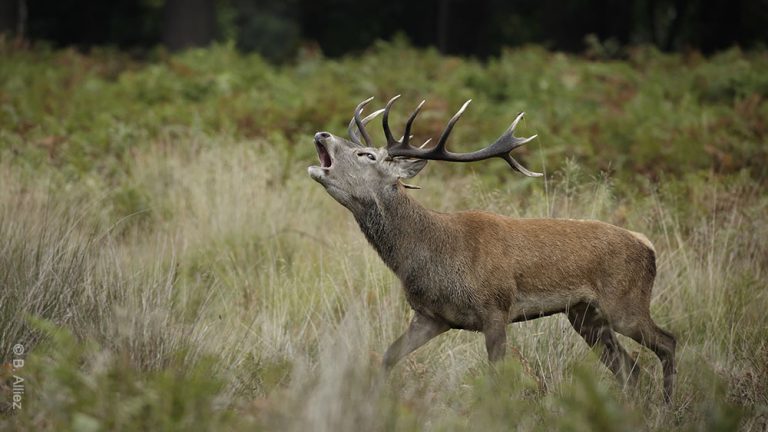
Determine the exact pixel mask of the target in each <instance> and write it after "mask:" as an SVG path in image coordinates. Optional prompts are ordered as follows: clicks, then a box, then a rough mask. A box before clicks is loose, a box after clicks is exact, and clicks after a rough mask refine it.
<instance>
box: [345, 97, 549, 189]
mask: <svg viewBox="0 0 768 432" xmlns="http://www.w3.org/2000/svg"><path fill="white" fill-rule="evenodd" d="M399 97H400V95H397V96H395V97H393V98H392V99H390V100H389V102H387V106H386V107H385V108H384V117H383V121H382V123H383V126H384V135H385V136H386V137H387V152H388V153H389V156H390V157H408V158H415V159H429V160H442V161H450V162H474V161H479V160H484V159H490V158H492V157H499V158H502V159H504V160H505V161H506V162H507V163H508V164H509V165H510V166H511V167H512V168H513V169H515V170H516V171H518V172H520V173H522V174H525V175H527V176H529V177H539V176H541V175H542V174H541V173H537V172H533V171H529V170H528V169H526V168H525V167H524V166H522V165H521V164H520V162H518V161H516V160H515V159H514V158H513V157H512V156H511V155H510V154H509V153H510V152H511V151H512V150H514V149H516V148H518V147H520V146H522V145H523V144H525V143H527V142H528V141H530V140H532V139H534V138H536V135H533V136H531V137H528V138H518V137H516V136H515V135H514V131H515V127H517V123H518V122H520V119H521V118H523V114H524V113H520V114H518V115H517V117H516V118H515V121H513V122H512V125H510V126H509V128H508V129H507V131H506V132H504V133H503V134H502V135H501V136H500V137H499V138H498V139H497V140H496V142H494V143H493V144H491V145H489V146H488V147H486V148H484V149H481V150H477V151H473V152H471V153H454V152H451V151H448V150H446V148H445V143H446V141H447V140H448V136H449V135H450V134H451V130H453V126H454V125H455V124H456V122H457V121H458V120H459V117H461V115H462V114H463V113H464V110H466V109H467V106H468V105H469V103H470V102H472V100H471V99H470V100H468V101H466V102H465V103H464V105H462V106H461V108H460V109H459V110H458V111H457V112H456V114H454V115H453V117H452V118H451V120H450V121H448V125H447V126H446V127H445V129H444V130H443V133H442V134H440V139H439V140H438V141H437V145H435V146H434V147H431V148H428V149H422V148H416V147H413V146H411V145H409V144H408V141H409V140H410V138H411V125H412V124H413V121H414V120H415V119H416V116H417V115H418V114H419V111H421V107H422V106H424V101H422V102H421V103H420V104H419V105H418V106H417V107H416V110H414V111H413V113H412V114H411V116H410V117H408V121H407V122H406V124H405V133H404V134H403V137H402V138H401V139H400V140H399V141H398V140H396V139H395V138H394V137H393V136H392V131H391V130H390V129H389V110H390V109H391V108H392V104H394V103H395V101H396V100H397V99H398V98H399ZM368 102H370V99H369V100H367V101H364V102H363V103H362V104H361V105H364V104H366V103H368ZM359 107H360V105H359V106H358V108H359ZM355 112H356V113H357V110H356V111H355ZM358 116H359V114H358ZM424 144H426V143H424ZM422 147H424V145H422Z"/></svg>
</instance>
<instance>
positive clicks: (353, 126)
mask: <svg viewBox="0 0 768 432" xmlns="http://www.w3.org/2000/svg"><path fill="white" fill-rule="evenodd" d="M383 112H384V109H383V108H382V109H380V110H376V111H374V112H372V113H370V114H368V115H367V116H366V117H364V118H363V126H365V125H367V124H368V122H370V121H371V120H373V119H375V118H376V117H378V116H379V114H381V113H383ZM356 128H357V124H356V123H355V118H354V117H352V120H350V121H349V127H348V130H349V136H350V138H351V139H352V142H354V143H355V144H357V145H359V146H361V147H365V146H364V145H363V143H362V142H360V135H359V134H358V133H357V131H356Z"/></svg>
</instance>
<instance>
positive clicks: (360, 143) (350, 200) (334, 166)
mask: <svg viewBox="0 0 768 432" xmlns="http://www.w3.org/2000/svg"><path fill="white" fill-rule="evenodd" d="M399 97H400V96H399V95H398V96H395V97H393V98H392V99H390V101H389V102H388V103H387V105H386V107H385V108H384V109H381V110H378V111H375V112H373V113H372V114H370V115H368V116H367V117H365V118H361V116H362V113H363V110H364V109H365V106H366V105H367V104H368V103H369V102H370V101H371V100H372V99H373V98H369V99H366V100H364V101H363V102H361V103H360V104H359V105H358V106H357V108H355V112H354V116H353V118H352V120H351V121H350V123H349V135H350V140H347V139H344V138H341V137H338V136H335V135H333V134H330V133H328V132H318V133H316V134H315V147H316V149H317V154H318V157H319V159H320V166H311V167H309V170H308V171H309V175H310V176H311V177H312V178H313V179H314V180H316V181H317V182H318V183H320V184H322V185H323V186H324V187H325V189H326V190H327V191H328V193H329V194H330V195H331V196H332V197H333V198H334V199H336V201H338V202H339V203H341V204H342V205H344V206H345V207H347V208H350V209H352V207H354V206H355V205H356V203H360V202H362V201H369V200H370V199H369V197H371V196H372V194H376V193H377V192H380V191H383V190H385V189H393V188H395V189H396V188H397V187H398V185H400V184H402V183H400V179H409V178H412V177H414V176H415V175H416V174H418V173H419V172H420V171H421V170H422V169H423V168H424V166H426V164H427V161H428V160H442V161H450V162H472V161H478V160H483V159H489V158H491V157H499V158H502V159H504V160H505V161H506V162H507V163H508V164H509V165H510V166H511V167H512V168H513V169H515V170H517V171H519V172H521V173H523V174H525V175H527V176H532V177H538V176H540V175H541V174H540V173H535V172H531V171H529V170H527V169H526V168H525V167H523V166H522V165H520V163H519V162H517V161H516V160H515V159H513V158H512V156H510V154H509V153H510V152H511V151H512V150H514V149H515V148H517V147H519V146H521V145H523V144H525V143H527V142H528V141H530V140H532V139H533V138H535V137H536V135H534V136H532V137H529V138H518V137H515V136H514V134H513V133H514V130H515V127H516V126H517V123H518V122H519V121H520V119H521V118H522V117H523V113H520V114H519V115H518V116H517V118H515V120H514V122H512V125H511V126H510V127H509V128H508V129H507V131H506V132H504V134H502V135H501V136H500V137H499V139H497V140H496V142H494V143H493V144H491V145H490V146H488V147H486V148H484V149H482V150H478V151H475V152H471V153H453V152H451V151H448V150H447V149H446V147H445V144H446V141H447V140H448V136H449V135H450V133H451V131H452V130H453V126H454V125H455V124H456V122H457V121H458V120H459V118H460V117H461V115H462V114H463V113H464V111H465V110H466V108H467V106H468V105H469V103H470V101H467V102H465V103H464V105H463V106H462V107H461V109H459V111H458V112H457V113H456V114H455V115H454V116H453V118H451V120H450V121H449V122H448V125H447V126H446V127H445V130H443V133H442V134H441V135H440V139H439V140H438V142H437V144H436V145H435V146H434V147H431V148H425V146H426V145H427V144H428V143H429V141H430V140H427V142H425V143H424V144H422V145H421V147H418V148H417V147H413V146H411V145H410V144H409V141H410V140H411V138H412V136H411V128H412V126H413V122H414V120H415V119H416V116H417V115H418V114H419V112H420V111H421V108H422V107H423V106H424V101H422V102H421V103H420V104H419V105H418V107H416V110H414V111H413V113H412V114H411V115H410V117H409V118H408V121H407V122H406V126H405V132H404V134H403V136H402V137H401V138H400V139H399V140H396V139H395V138H394V136H393V135H392V131H391V130H390V128H389V112H390V109H391V108H392V105H393V104H394V102H395V101H396V100H397V99H398V98H399ZM381 113H384V117H383V121H382V123H383V127H384V135H385V137H386V140H387V144H386V146H384V147H382V148H376V147H374V146H373V145H372V142H371V137H370V135H369V134H368V132H367V130H366V129H365V125H366V124H367V123H368V122H369V121H371V120H372V119H374V118H375V117H377V116H378V115H379V114H381ZM361 138H362V140H361ZM402 185H403V186H404V187H406V188H409V187H410V188H413V186H410V185H407V184H402Z"/></svg>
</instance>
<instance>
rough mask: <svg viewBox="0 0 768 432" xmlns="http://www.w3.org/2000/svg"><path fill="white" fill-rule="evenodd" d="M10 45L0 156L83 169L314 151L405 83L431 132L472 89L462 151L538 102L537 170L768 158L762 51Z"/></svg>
mask: <svg viewBox="0 0 768 432" xmlns="http://www.w3.org/2000/svg"><path fill="white" fill-rule="evenodd" d="M0 51H2V53H3V56H4V61H3V63H2V65H0V94H1V95H2V98H0V103H1V104H2V109H1V110H0V127H2V130H3V132H2V134H3V136H2V140H1V141H0V151H2V152H3V153H4V154H5V155H6V157H9V156H10V157H13V158H14V159H18V160H19V161H20V162H22V163H27V164H31V165H33V166H41V165H44V164H53V165H56V166H62V167H63V168H64V169H65V170H66V171H67V172H68V173H69V174H70V175H72V176H79V175H81V174H83V173H86V172H92V171H99V172H106V173H108V174H109V175H111V176H119V175H121V174H122V173H123V171H124V170H125V169H126V167H125V165H126V159H130V157H131V153H132V152H135V151H139V150H140V149H145V148H147V146H149V145H152V143H157V142H166V143H168V142H173V143H174V145H177V146H178V145H184V143H185V142H188V141H190V140H191V137H192V136H196V135H198V134H206V135H217V136H220V135H226V136H228V137H232V138H234V139H242V138H255V137H260V138H269V139H270V140H280V141H285V142H287V143H288V145H289V146H298V147H299V150H298V153H297V154H296V157H308V156H309V150H307V149H309V147H310V146H303V145H298V144H299V143H301V142H306V140H307V137H308V136H311V135H312V133H313V132H314V131H316V130H318V129H330V130H340V129H341V128H342V127H343V125H344V124H345V123H346V122H347V120H348V118H349V117H350V115H351V108H352V107H353V106H354V105H355V104H356V102H357V101H359V100H360V99H362V98H363V96H367V95H374V96H376V97H377V98H378V103H379V104H382V103H383V102H384V101H385V100H386V99H387V98H389V97H391V96H392V95H394V94H398V93H402V94H403V95H404V98H403V101H402V102H400V104H399V105H398V113H400V114H397V115H396V117H397V118H396V121H402V117H403V116H404V113H405V112H408V111H409V110H410V107H411V106H413V105H414V104H415V102H416V101H417V100H419V99H420V98H427V99H429V103H428V105H427V110H426V112H425V113H424V115H423V118H422V120H421V121H420V122H419V124H418V125H417V129H416V133H417V134H418V135H419V136H420V138H427V137H435V136H436V135H437V134H439V132H440V130H441V127H442V125H443V124H444V122H445V121H446V120H447V118H448V117H449V116H450V115H451V114H452V112H453V111H454V110H455V109H456V108H457V107H458V106H459V105H460V104H461V103H462V102H463V101H464V100H466V99H468V98H472V99H473V101H474V102H473V105H472V107H471V109H470V111H469V112H468V113H467V115H466V118H465V119H463V120H462V123H463V124H464V126H461V125H460V126H459V127H457V128H456V131H455V137H454V139H453V140H452V142H453V144H452V145H453V146H455V147H456V148H462V147H469V146H476V145H477V144H478V143H482V142H485V141H488V140H490V139H492V138H494V137H495V136H496V135H498V134H499V133H500V132H501V131H503V130H504V129H505V128H506V126H507V125H508V123H509V122H510V121H511V119H512V118H513V116H514V114H515V113H517V112H519V111H523V110H525V111H527V112H528V113H529V117H528V121H527V124H525V125H523V128H522V129H524V132H525V133H533V132H535V133H538V134H539V136H540V140H539V142H540V145H539V146H536V145H535V144H534V146H533V147H531V148H529V149H527V150H523V151H522V155H523V157H525V156H528V158H529V159H531V160H532V161H533V163H532V164H533V165H537V164H540V163H542V162H543V163H546V166H557V165H558V161H559V160H561V159H562V158H563V156H564V155H570V156H573V157H576V158H577V160H578V162H580V163H583V164H585V165H588V166H596V167H599V168H601V169H603V170H605V171H610V172H612V173H615V175H618V176H619V177H623V178H631V176H633V175H634V174H635V173H638V174H641V175H645V176H658V175H659V174H660V173H662V172H666V173H669V174H670V175H672V176H676V177H677V176H681V175H683V174H685V173H688V172H692V171H697V170H708V169H712V168H714V169H715V170H716V171H718V172H724V173H732V172H737V171H739V170H741V169H748V170H749V171H750V172H751V173H752V175H753V176H755V178H760V176H762V175H764V173H765V166H766V164H768V153H767V152H766V148H768V140H767V138H766V136H767V132H768V129H766V125H765V121H764V119H765V118H766V117H768V103H766V100H768V78H766V77H767V76H768V74H766V73H765V72H766V70H768V58H767V57H766V56H765V53H763V52H749V53H745V52H741V51H738V50H732V51H728V52H725V53H722V54H719V55H716V56H714V57H712V58H709V59H704V58H701V57H699V56H696V55H695V54H692V55H690V56H687V57H685V56H680V55H675V56H673V55H665V54H661V53H659V52H658V51H655V50H654V49H652V48H635V49H633V50H631V51H630V53H629V60H628V61H626V62H597V61H591V60H586V59H584V58H580V57H576V56H571V55H565V54H561V53H551V52H546V51H543V50H541V49H539V48H535V47H530V48H525V49H516V50H507V51H504V52H503V53H502V55H501V56H500V57H499V58H498V59H494V60H490V61H489V62H488V63H487V64H483V63H479V62H476V61H473V60H465V59H460V58H453V57H442V56H440V55H438V54H437V53H436V52H434V51H431V50H418V49H414V48H411V47H409V46H408V45H407V44H406V43H405V42H402V41H399V40H396V41H395V42H391V43H383V42H382V43H379V44H377V45H376V46H374V47H373V48H372V49H371V50H370V51H369V52H368V53H367V54H366V55H364V56H361V57H347V58H344V59H341V60H325V59H323V58H322V56H321V55H320V54H318V53H316V52H313V51H305V52H304V53H303V55H301V56H299V58H298V59H297V60H296V61H295V63H293V64H292V65H286V66H272V65H269V64H268V63H266V62H264V61H263V60H262V59H261V58H260V57H259V56H258V55H243V54H238V53H237V51H235V50H234V48H233V47H232V46H231V45H220V46H215V47H212V48H210V49H205V50H191V51H187V52H184V53H181V54H178V55H173V56H169V55H167V54H165V53H163V52H157V53H156V54H155V55H154V56H152V57H150V59H148V60H145V61H137V60H135V59H131V58H130V57H128V56H127V55H125V54H120V53H116V52H111V51H101V52H94V53H92V54H90V55H82V54H79V53H77V52H75V51H71V50H65V51H47V50H45V49H41V50H36V51H26V50H18V49H15V48H12V47H11V46H9V45H4V46H2V47H0ZM392 65H397V67H392ZM361 95H363V96H361ZM462 143H466V144H465V145H464V144H462ZM608 161H610V164H609V163H608ZM496 168H497V167H496V166H495V165H494V166H493V168H492V169H496ZM459 169H460V168H459ZM498 169H499V170H500V169H503V168H498Z"/></svg>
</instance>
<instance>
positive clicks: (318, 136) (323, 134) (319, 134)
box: [315, 132, 331, 141]
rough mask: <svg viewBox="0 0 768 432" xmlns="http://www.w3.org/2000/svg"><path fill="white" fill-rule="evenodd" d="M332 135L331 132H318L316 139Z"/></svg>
mask: <svg viewBox="0 0 768 432" xmlns="http://www.w3.org/2000/svg"><path fill="white" fill-rule="evenodd" d="M330 137H331V134H329V133H328V132H318V133H316V134H315V140H318V141H319V140H321V139H328V138H330Z"/></svg>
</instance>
